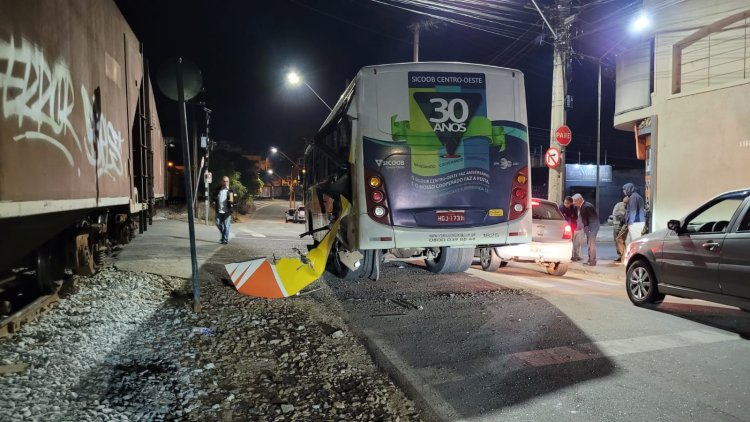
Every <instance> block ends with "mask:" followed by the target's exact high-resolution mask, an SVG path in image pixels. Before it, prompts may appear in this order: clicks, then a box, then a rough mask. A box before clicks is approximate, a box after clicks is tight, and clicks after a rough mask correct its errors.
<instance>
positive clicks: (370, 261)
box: [328, 240, 383, 281]
mask: <svg viewBox="0 0 750 422" xmlns="http://www.w3.org/2000/svg"><path fill="white" fill-rule="evenodd" d="M340 246H341V243H340V242H339V241H338V240H337V241H336V242H335V243H334V245H333V247H332V248H331V256H330V257H329V264H330V265H329V269H328V270H329V271H330V272H331V273H333V275H335V276H336V277H338V278H341V279H344V280H354V279H357V278H369V279H370V280H375V281H377V280H378V279H379V278H380V263H381V261H382V260H383V254H382V252H381V251H380V250H377V249H375V250H363V251H360V253H361V254H362V255H363V258H362V259H361V260H360V266H359V267H358V268H357V269H356V270H352V269H351V268H349V267H347V266H346V265H344V263H343V262H341V259H339V250H340Z"/></svg>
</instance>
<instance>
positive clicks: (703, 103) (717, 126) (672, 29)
mask: <svg viewBox="0 0 750 422" xmlns="http://www.w3.org/2000/svg"><path fill="white" fill-rule="evenodd" d="M643 7H644V11H645V12H646V13H648V14H649V15H650V16H651V21H652V24H651V27H650V29H649V31H650V32H649V33H647V34H645V35H643V36H642V38H641V41H640V42H639V43H636V44H635V45H631V46H630V47H629V48H628V49H627V51H625V52H624V53H622V54H620V55H619V56H618V58H617V88H616V99H615V116H614V125H615V127H616V128H617V129H621V130H625V131H630V132H633V134H634V141H633V142H634V146H635V150H636V154H637V155H638V157H639V158H640V159H643V160H644V161H645V174H646V177H645V188H646V189H645V190H646V192H645V193H646V198H647V201H648V203H649V204H650V206H651V209H652V221H651V223H652V229H654V230H655V229H659V228H664V227H666V223H667V221H668V220H670V219H677V218H681V217H683V216H685V214H687V213H688V212H690V211H691V210H693V209H694V208H696V207H697V206H698V205H700V204H701V203H703V202H705V201H706V200H707V199H710V198H711V197H713V196H715V195H718V194H720V193H722V192H726V191H728V190H732V189H738V188H745V187H748V186H750V28H748V24H750V2H749V1H748V0H685V1H681V2H674V1H672V0H644V2H643Z"/></svg>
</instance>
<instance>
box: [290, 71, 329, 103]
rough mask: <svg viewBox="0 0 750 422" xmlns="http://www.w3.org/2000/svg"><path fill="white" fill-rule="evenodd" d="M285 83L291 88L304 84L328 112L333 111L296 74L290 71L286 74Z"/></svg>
mask: <svg viewBox="0 0 750 422" xmlns="http://www.w3.org/2000/svg"><path fill="white" fill-rule="evenodd" d="M286 81H287V82H289V84H290V85H293V86H296V85H299V84H300V82H301V83H303V84H305V86H306V87H308V88H309V89H310V91H312V93H313V94H315V96H316V97H318V99H319V100H320V102H322V103H323V105H325V106H326V107H327V108H328V110H329V111H333V109H332V108H331V106H329V105H328V103H326V102H325V100H323V98H321V97H320V95H318V93H317V92H315V90H314V89H312V87H311V86H310V85H309V84H308V83H307V82H305V81H304V80H303V79H302V78H301V77H300V76H299V74H297V72H295V71H290V72H289V73H287V74H286Z"/></svg>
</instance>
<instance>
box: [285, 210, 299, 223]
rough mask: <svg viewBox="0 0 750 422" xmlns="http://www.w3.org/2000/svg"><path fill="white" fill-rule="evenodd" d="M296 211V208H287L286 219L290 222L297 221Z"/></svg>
mask: <svg viewBox="0 0 750 422" xmlns="http://www.w3.org/2000/svg"><path fill="white" fill-rule="evenodd" d="M296 213H297V210H295V209H294V208H289V209H288V210H286V213H284V218H285V219H286V222H287V223H288V222H290V221H291V222H292V223H295V222H296V220H295V218H296Z"/></svg>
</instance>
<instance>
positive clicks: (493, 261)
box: [479, 198, 573, 276]
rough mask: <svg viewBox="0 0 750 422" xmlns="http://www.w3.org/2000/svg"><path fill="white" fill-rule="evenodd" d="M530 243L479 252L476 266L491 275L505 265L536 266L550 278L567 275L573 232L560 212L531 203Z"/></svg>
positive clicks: (540, 201) (538, 201)
mask: <svg viewBox="0 0 750 422" xmlns="http://www.w3.org/2000/svg"><path fill="white" fill-rule="evenodd" d="M531 223H532V232H531V242H530V243H524V244H520V245H512V246H499V247H494V248H479V262H480V264H481V265H482V269H483V270H485V271H490V272H494V271H496V270H497V269H498V268H500V267H504V266H506V265H507V264H508V261H517V262H537V263H539V264H542V265H543V266H545V267H546V268H547V272H548V273H549V274H552V275H557V276H561V275H564V274H565V273H566V272H567V271H568V265H569V264H570V258H571V257H572V255H573V241H572V239H573V232H572V230H571V227H570V225H569V224H568V223H567V222H566V221H565V218H564V217H563V215H562V213H561V212H560V208H558V206H557V204H556V203H554V202H552V201H547V200H545V199H536V198H533V199H532V200H531Z"/></svg>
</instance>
